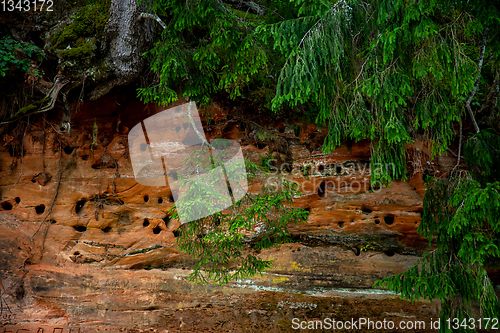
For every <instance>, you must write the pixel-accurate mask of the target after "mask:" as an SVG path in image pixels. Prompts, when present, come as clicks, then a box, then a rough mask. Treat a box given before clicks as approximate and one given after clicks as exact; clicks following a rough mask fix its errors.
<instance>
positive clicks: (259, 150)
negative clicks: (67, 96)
mask: <svg viewBox="0 0 500 333" xmlns="http://www.w3.org/2000/svg"><path fill="white" fill-rule="evenodd" d="M115 98H116V96H108V97H105V98H103V99H102V100H99V101H96V102H92V103H85V104H82V105H80V107H79V111H78V113H76V114H75V115H74V118H73V122H74V124H73V126H72V129H71V131H70V133H57V132H56V127H55V126H54V128H52V127H51V126H48V125H46V124H45V125H44V123H43V122H42V121H41V120H39V121H38V122H37V120H32V122H31V126H30V127H29V128H28V130H27V131H26V136H25V137H24V138H22V139H23V140H24V154H23V159H22V163H21V159H20V156H19V155H15V156H14V157H13V156H12V154H11V151H10V147H11V146H12V145H17V146H20V142H21V141H20V140H21V135H17V136H15V135H10V136H5V138H7V139H6V140H7V141H4V142H3V143H2V145H1V146H2V147H1V148H0V170H2V172H1V173H0V186H1V200H0V210H1V212H0V268H1V271H0V274H1V275H0V281H1V283H2V302H4V303H5V304H8V305H9V309H10V310H7V309H6V308H2V314H1V315H6V317H1V318H2V325H3V326H4V327H8V329H9V330H10V329H16V330H17V329H20V328H26V329H28V330H31V331H34V332H36V331H37V330H38V328H44V327H45V329H50V330H51V331H53V330H54V329H59V328H61V329H62V331H64V330H66V331H67V332H69V331H70V330H71V332H76V330H78V329H80V330H81V332H83V331H85V332H87V331H92V330H100V329H102V328H103V327H107V328H109V330H110V331H114V330H115V331H118V330H129V331H134V330H135V331H137V330H145V329H146V328H148V327H151V328H152V329H154V330H156V331H158V332H163V331H165V330H169V331H179V330H180V331H183V332H184V331H186V332H199V331H202V330H204V329H207V330H209V331H214V332H219V331H242V330H243V328H251V329H250V330H251V331H256V330H262V331H266V332H267V331H268V332H273V331H275V332H281V331H283V330H287V329H288V330H289V329H290V327H291V319H293V317H294V316H295V317H297V316H298V317H301V318H304V319H308V318H309V319H315V320H316V319H319V318H324V317H328V316H336V317H337V318H344V319H346V320H347V319H350V318H359V317H360V316H365V317H366V316H369V315H371V316H374V318H379V319H380V318H385V317H387V318H393V319H395V320H396V321H400V320H403V318H406V317H408V318H422V319H428V318H429V317H430V316H435V315H436V311H437V310H436V305H435V304H430V303H416V304H414V305H411V304H409V303H407V302H404V301H401V300H399V299H398V298H395V297H393V296H391V295H388V294H371V293H370V292H369V291H366V289H367V288H370V287H371V286H372V285H373V283H374V282H375V281H376V280H378V279H380V278H383V277H386V276H389V275H391V274H395V273H399V272H402V271H404V270H406V269H407V268H408V267H410V266H411V265H412V264H413V263H414V262H415V260H416V259H417V258H418V255H419V254H420V253H422V251H423V250H425V249H426V248H427V246H428V242H427V241H426V240H425V239H424V238H422V237H420V236H419V235H418V234H417V232H416V231H417V227H418V223H419V221H420V217H421V212H422V197H423V193H424V191H425V184H424V182H423V180H422V174H423V172H424V171H425V170H427V171H425V172H430V171H432V172H433V173H434V174H436V173H438V172H441V173H444V172H446V171H447V170H449V169H450V168H451V166H452V165H453V162H454V161H453V159H450V158H448V157H444V156H443V157H439V158H437V159H436V161H437V162H436V164H434V165H432V164H427V162H429V161H430V155H429V154H428V152H427V151H426V150H425V149H424V148H425V145H424V144H423V143H421V142H419V143H417V144H415V145H414V146H411V147H408V150H409V151H410V152H415V151H417V148H418V151H419V152H422V153H421V159H420V162H419V163H420V164H419V165H413V166H412V167H409V172H410V177H409V181H393V182H392V184H391V185H390V186H389V187H386V188H384V187H380V188H378V187H372V186H371V184H370V175H371V172H372V170H371V169H370V163H369V160H370V144H369V142H367V141H362V142H358V143H354V144H352V145H350V146H348V145H344V146H342V147H339V148H338V149H336V150H335V151H333V152H332V153H331V154H323V153H322V152H321V150H320V149H319V148H320V144H321V141H322V138H323V137H324V135H325V134H324V131H322V130H318V129H317V128H316V127H315V126H313V125H310V124H300V123H297V124H295V125H293V126H292V124H288V123H285V122H283V121H282V120H272V119H267V120H266V119H264V118H262V117H260V118H259V116H258V115H255V114H252V113H251V112H249V113H247V114H243V116H241V115H239V116H238V117H236V116H233V115H232V114H231V112H230V110H229V109H225V108H221V107H219V106H218V105H217V104H215V106H214V107H211V108H209V109H208V111H207V112H208V113H205V115H206V117H209V116H210V117H211V118H212V121H211V122H210V123H208V124H206V129H205V130H206V133H207V136H208V137H209V138H211V137H217V136H221V135H222V136H224V137H227V138H230V139H233V140H238V141H239V142H240V143H241V144H242V150H243V152H244V155H245V157H246V158H247V159H249V160H251V161H253V162H254V163H258V164H260V163H261V161H262V159H263V158H265V157H266V156H269V154H270V155H272V156H274V157H275V158H276V160H277V162H276V164H271V165H272V166H274V167H277V168H282V169H283V170H284V171H285V172H286V175H285V177H286V178H287V179H289V180H292V181H295V182H297V183H298V184H299V187H300V190H301V192H302V195H301V196H300V197H298V198H296V199H295V205H296V206H297V207H302V208H305V209H307V210H309V212H310V213H309V217H308V220H307V222H306V223H304V224H300V225H296V226H290V231H291V233H292V236H293V237H294V239H295V241H296V243H294V244H289V245H284V246H281V247H280V248H279V249H270V250H265V251H262V252H261V253H260V257H261V258H263V259H266V260H274V262H273V266H272V269H270V270H269V271H267V272H266V273H265V274H264V275H263V276H262V277H255V278H253V279H249V280H247V281H240V282H235V283H233V284H232V285H230V286H226V287H215V286H195V285H194V284H192V283H189V282H187V281H186V275H187V273H189V272H190V268H192V266H193V263H194V260H193V259H192V258H189V257H188V256H187V255H185V254H184V253H181V252H180V251H179V250H178V249H177V247H176V241H175V239H176V237H175V235H174V231H175V230H176V229H177V228H178V227H179V225H180V224H179V222H178V221H176V220H173V219H170V216H169V214H168V209H169V208H170V207H171V206H172V205H173V197H172V193H171V191H170V189H169V188H168V187H147V186H143V185H140V184H138V183H137V182H136V181H135V179H134V175H133V172H132V168H131V162H130V158H129V156H128V142H127V133H128V128H132V127H133V126H135V124H137V123H138V122H139V121H141V120H142V119H144V118H146V117H149V116H151V115H153V114H155V113H157V112H160V111H161V110H162V108H160V107H158V106H155V105H143V104H142V103H140V102H138V101H136V100H131V101H130V102H128V103H124V102H122V103H120V104H121V105H118V104H117V103H115ZM203 119H205V118H203ZM94 121H95V124H96V125H97V130H95V127H94ZM49 122H53V123H55V120H54V119H53V120H50V119H49ZM42 129H44V130H42ZM296 129H299V130H296ZM21 134H22V133H21ZM9 140H10V141H9ZM419 154H420V153H419ZM60 155H61V160H60V161H59V156H60ZM431 162H432V161H430V162H429V163H431ZM422 163H423V164H422ZM59 164H60V165H61V168H59ZM422 165H426V168H427V169H426V168H423V167H422ZM429 165H430V166H429ZM11 166H13V167H12V168H11ZM21 169H22V175H21V177H20V181H19V182H18V183H17V184H16V185H15V186H14V184H15V183H16V180H17V179H18V178H19V175H20V172H21ZM271 176H272V175H271ZM271 178H272V177H270V178H267V179H262V180H261V182H260V183H259V184H256V185H255V186H253V187H252V191H258V189H259V187H260V186H262V184H263V183H265V182H270V181H271V180H272V179H271ZM59 179H60V184H59ZM56 191H57V199H56V200H55V202H53V198H54V196H55V194H56ZM49 211H50V212H51V214H50V216H47V214H48V213H49ZM42 254H43V255H42ZM151 268H161V269H163V270H161V269H152V270H150V269H151ZM338 288H360V289H363V290H365V291H362V290H361V291H360V293H359V294H358V293H354V292H352V291H351V292H345V291H344V290H342V289H338ZM299 291H300V292H302V293H305V294H310V295H309V296H303V295H300V294H297V293H296V292H299ZM280 302H282V303H280ZM283 302H285V303H283ZM286 302H288V303H286ZM4 303H2V304H4ZM292 303H293V304H299V303H301V304H302V303H305V304H316V307H315V308H314V309H309V308H304V307H300V306H299V307H295V308H293V307H290V306H289V307H288V308H286V306H285V305H283V304H292ZM280 304H282V305H281V308H280ZM311 306H312V305H311ZM235 318H238V319H237V320H235ZM4 331H5V329H4ZM59 331H60V330H59ZM66 331H65V332H66ZM0 332H2V330H1V329H0Z"/></svg>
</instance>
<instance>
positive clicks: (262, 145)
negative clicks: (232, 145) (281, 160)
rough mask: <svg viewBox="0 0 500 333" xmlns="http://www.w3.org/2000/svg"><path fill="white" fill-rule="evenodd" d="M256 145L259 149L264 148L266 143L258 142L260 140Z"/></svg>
mask: <svg viewBox="0 0 500 333" xmlns="http://www.w3.org/2000/svg"><path fill="white" fill-rule="evenodd" d="M256 146H257V148H259V149H264V148H266V146H267V145H266V144H265V143H260V142H259V143H257V144H256Z"/></svg>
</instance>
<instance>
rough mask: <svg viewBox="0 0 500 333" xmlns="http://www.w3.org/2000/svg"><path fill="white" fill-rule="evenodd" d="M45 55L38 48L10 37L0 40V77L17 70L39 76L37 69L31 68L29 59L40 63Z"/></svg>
mask: <svg viewBox="0 0 500 333" xmlns="http://www.w3.org/2000/svg"><path fill="white" fill-rule="evenodd" d="M44 56H45V53H44V52H43V51H42V50H40V49H39V48H38V47H36V46H34V45H31V44H29V43H26V42H18V41H16V40H14V39H12V37H10V36H4V37H3V38H2V39H0V75H1V76H5V75H6V74H7V71H8V70H9V69H12V68H18V69H20V70H22V71H24V72H27V73H34V74H35V75H37V76H41V74H40V72H39V71H38V70H37V69H33V68H32V67H31V61H30V58H36V59H37V60H38V61H42V59H43V57H44Z"/></svg>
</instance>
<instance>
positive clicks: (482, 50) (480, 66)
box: [465, 30, 488, 133]
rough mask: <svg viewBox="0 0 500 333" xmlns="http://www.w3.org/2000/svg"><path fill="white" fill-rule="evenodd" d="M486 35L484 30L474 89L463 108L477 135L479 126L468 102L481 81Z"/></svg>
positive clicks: (486, 32)
mask: <svg viewBox="0 0 500 333" xmlns="http://www.w3.org/2000/svg"><path fill="white" fill-rule="evenodd" d="M487 35H488V31H487V30H485V31H484V34H483V42H482V44H481V50H480V51H479V61H478V64H477V77H476V82H475V84H474V89H472V91H471V92H470V93H469V97H468V98H467V101H466V102H465V108H466V109H467V112H469V116H470V118H471V120H472V124H473V125H474V129H475V130H476V133H479V126H477V122H476V118H474V113H473V112H472V109H471V107H470V102H471V101H472V99H473V98H474V95H475V94H476V92H477V89H478V88H479V81H480V79H481V68H482V67H483V62H484V50H485V49H486V36H487Z"/></svg>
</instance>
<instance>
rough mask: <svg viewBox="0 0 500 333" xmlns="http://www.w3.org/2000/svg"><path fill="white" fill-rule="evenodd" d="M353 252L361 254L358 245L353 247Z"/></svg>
mask: <svg viewBox="0 0 500 333" xmlns="http://www.w3.org/2000/svg"><path fill="white" fill-rule="evenodd" d="M352 252H354V254H355V255H357V256H359V255H360V254H361V251H360V249H358V248H357V247H355V248H353V249H352Z"/></svg>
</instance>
